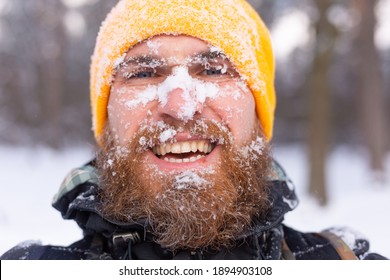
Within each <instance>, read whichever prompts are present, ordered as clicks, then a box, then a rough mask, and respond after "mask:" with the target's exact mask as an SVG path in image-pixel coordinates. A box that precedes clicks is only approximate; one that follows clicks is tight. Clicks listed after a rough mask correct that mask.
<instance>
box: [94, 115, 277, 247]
mask: <svg viewBox="0 0 390 280" xmlns="http://www.w3.org/2000/svg"><path fill="white" fill-rule="evenodd" d="M167 129H173V130H182V131H190V132H191V134H192V135H198V136H203V137H207V139H213V141H214V142H215V144H217V145H220V146H221V150H220V155H219V158H218V161H217V162H216V163H215V164H213V165H212V166H210V167H209V168H205V169H201V170H199V169H198V170H185V171H182V172H178V171H176V172H175V173H173V172H165V173H163V172H161V171H159V170H158V169H157V168H156V167H155V166H153V165H152V164H146V163H145V151H146V150H148V149H150V148H151V147H153V145H155V144H156V141H157V140H156V139H159V136H161V134H162V133H164V131H165V132H166V131H167ZM160 139H161V137H160ZM263 139H264V137H263V136H262V133H261V130H260V126H258V127H256V128H254V129H253V132H252V136H251V139H248V141H247V142H246V143H244V144H243V145H241V146H240V147H236V146H234V145H233V142H234V141H233V137H232V136H231V134H230V132H229V131H228V130H227V127H226V126H222V125H220V124H216V123H213V122H207V121H200V122H199V121H194V122H190V123H187V124H186V125H185V126H184V127H183V126H182V127H172V126H169V127H167V126H161V124H160V125H155V126H148V127H145V128H144V129H140V130H139V132H138V133H136V135H135V136H134V138H133V140H132V141H131V142H130V143H129V145H128V146H126V147H123V146H120V145H118V144H117V141H116V140H115V137H113V135H112V133H111V132H110V131H108V130H107V131H106V133H105V143H106V144H105V146H104V147H103V148H102V149H101V151H100V153H99V154H98V156H97V161H96V162H97V169H98V173H99V180H100V194H99V195H100V198H101V201H102V212H103V215H104V216H105V217H109V218H110V219H114V220H116V221H120V222H128V223H134V222H135V223H136V222H140V221H142V223H145V222H144V221H147V222H146V224H147V226H146V227H147V230H148V231H150V232H151V233H152V234H153V236H154V239H155V242H156V243H158V244H160V245H161V246H162V247H164V248H166V249H168V250H171V251H176V250H179V249H190V250H195V249H206V248H208V249H213V250H217V249H220V248H221V247H226V248H229V247H231V246H233V245H234V244H235V242H236V240H237V239H238V238H239V236H240V235H242V234H244V233H245V232H247V231H248V230H250V228H251V226H252V221H253V219H254V218H255V217H259V218H261V217H262V216H264V215H265V213H266V212H267V210H268V208H269V201H268V190H269V182H268V176H269V171H270V166H271V155H270V148H269V144H268V142H267V141H265V140H263ZM145 140H146V141H145ZM141 144H142V145H141Z"/></svg>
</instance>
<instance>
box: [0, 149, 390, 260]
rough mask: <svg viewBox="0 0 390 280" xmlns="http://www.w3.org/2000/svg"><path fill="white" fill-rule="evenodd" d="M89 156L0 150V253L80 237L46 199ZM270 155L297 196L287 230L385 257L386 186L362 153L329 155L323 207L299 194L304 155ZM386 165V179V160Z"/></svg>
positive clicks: (388, 227) (389, 208) (388, 252)
mask: <svg viewBox="0 0 390 280" xmlns="http://www.w3.org/2000/svg"><path fill="white" fill-rule="evenodd" d="M92 156H93V153H92V151H91V149H90V148H89V147H80V148H75V149H67V150H64V151H62V152H55V151H53V150H50V149H47V148H39V147H37V148H34V149H32V148H15V147H6V146H0V178H1V179H0V237H1V238H0V254H2V253H4V252H5V251H6V250H8V249H10V248H11V247H12V246H15V245H16V244H18V243H20V242H21V241H27V240H35V241H39V242H41V243H42V244H56V245H69V244H70V243H72V242H74V241H76V240H78V239H80V238H81V236H82V234H81V231H80V230H79V228H78V227H77V225H76V223H75V222H73V221H64V220H63V219H62V218H61V215H60V213H59V212H57V211H56V210H55V209H54V208H52V207H51V199H52V197H53V196H54V194H55V193H56V191H57V189H58V188H59V186H60V184H61V182H62V179H63V178H64V176H65V175H66V174H67V173H68V172H69V170H70V169H72V168H74V167H77V166H80V165H82V164H84V163H85V162H87V161H89V160H90V159H91V158H92ZM274 156H275V158H276V159H277V160H278V161H279V162H280V163H281V164H282V165H283V166H284V168H285V169H286V171H287V173H288V174H289V176H290V177H291V178H292V179H293V181H294V183H295V185H296V189H297V193H298V194H299V197H300V205H299V206H298V208H297V209H296V210H295V211H293V212H291V213H289V214H288V215H287V216H286V223H287V224H288V225H289V226H291V227H294V228H296V229H299V230H303V231H319V230H322V229H324V228H328V227H332V226H349V227H351V228H352V229H354V230H355V231H357V232H360V233H361V234H362V235H364V236H366V237H367V238H368V239H369V240H370V243H371V248H372V251H375V252H379V253H381V254H383V255H385V256H387V257H390V242H389V237H388V235H389V232H390V219H389V214H390V184H388V185H378V184H375V183H373V181H372V180H371V178H372V176H371V175H370V173H369V171H368V165H367V158H366V155H365V153H364V152H363V151H359V150H351V149H350V148H347V147H345V148H338V149H337V150H335V151H334V152H332V153H331V155H330V158H329V163H328V181H329V197H330V203H329V205H328V206H326V207H325V208H322V207H319V206H317V205H316V203H314V202H313V201H312V200H311V199H310V198H308V197H307V196H306V195H305V192H306V190H305V188H306V172H307V166H306V159H305V150H304V149H303V148H302V147H300V146H284V147H275V152H274ZM386 166H387V171H388V172H387V174H390V155H389V156H387V160H386ZM388 179H390V178H388Z"/></svg>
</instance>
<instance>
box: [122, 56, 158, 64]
mask: <svg viewBox="0 0 390 280" xmlns="http://www.w3.org/2000/svg"><path fill="white" fill-rule="evenodd" d="M152 63H161V64H162V63H164V59H163V58H160V57H157V56H152V55H140V56H133V57H129V58H127V59H125V60H124V61H123V62H121V63H120V64H119V66H122V65H128V64H133V65H134V64H146V65H147V64H152Z"/></svg>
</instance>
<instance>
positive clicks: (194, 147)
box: [191, 141, 198, 153]
mask: <svg viewBox="0 0 390 280" xmlns="http://www.w3.org/2000/svg"><path fill="white" fill-rule="evenodd" d="M197 150H198V145H197V144H196V141H192V142H191V151H192V152H193V153H195V152H196V151H197Z"/></svg>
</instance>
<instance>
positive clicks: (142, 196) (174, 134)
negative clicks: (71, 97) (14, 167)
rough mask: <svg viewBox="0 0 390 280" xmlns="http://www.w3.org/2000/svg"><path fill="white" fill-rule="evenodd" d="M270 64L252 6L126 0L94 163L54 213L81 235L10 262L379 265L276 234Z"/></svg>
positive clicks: (116, 13) (338, 244) (97, 122)
mask: <svg viewBox="0 0 390 280" xmlns="http://www.w3.org/2000/svg"><path fill="white" fill-rule="evenodd" d="M273 82H274V60H273V54H272V47H271V44H270V37H269V34H268V30H267V29H266V27H265V25H264V24H263V22H262V21H261V19H260V18H259V16H258V15H257V13H256V12H255V11H254V10H253V8H252V7H251V6H250V5H249V4H248V3H246V2H245V1H244V0H218V1H215V0H214V1H209V0H171V1H163V0H142V1H140V0H122V1H120V2H119V3H118V4H117V6H116V7H115V8H114V9H113V10H112V11H111V13H110V14H109V15H108V17H107V19H106V20H105V21H104V23H103V25H102V27H101V30H100V33H99V35H98V38H97V44H96V48H95V52H94V55H93V57H92V65H91V89H90V94H91V105H92V119H93V129H94V133H95V137H96V140H97V143H98V145H99V152H98V154H97V157H96V159H95V160H93V161H92V162H90V163H89V164H87V165H86V166H83V167H81V168H78V169H75V170H73V171H72V172H71V174H69V176H68V177H67V178H66V179H65V181H64V183H63V185H62V187H61V189H60V191H59V193H58V194H57V196H56V197H55V199H54V202H53V205H54V207H55V208H56V209H58V210H59V211H60V212H61V213H62V215H63V217H64V218H66V219H74V220H75V221H76V222H77V223H78V225H79V226H80V227H81V228H82V229H83V231H84V235H85V237H84V238H83V239H82V240H80V241H78V242H76V243H74V244H72V245H71V246H69V247H58V246H41V245H34V244H31V245H30V246H27V247H23V248H22V247H15V248H13V249H11V250H10V251H8V252H7V253H5V254H4V255H3V257H2V258H3V259H21V258H24V259H343V258H347V259H356V258H361V259H381V258H383V257H381V256H379V255H377V254H370V253H368V252H367V251H368V242H367V241H366V240H363V239H359V238H356V240H353V242H352V246H351V248H347V247H346V245H345V243H344V242H343V241H342V239H340V238H338V237H337V236H336V235H335V234H334V233H335V231H334V230H333V232H332V231H326V232H322V233H301V232H298V231H295V230H293V229H291V228H289V227H287V226H285V225H284V224H282V221H283V216H284V214H285V213H286V212H288V211H290V210H293V209H294V208H295V207H296V205H297V199H296V197H295V193H294V188H293V185H292V183H291V182H290V181H289V179H288V178H287V177H286V175H285V173H284V171H283V170H282V169H281V168H280V167H279V166H278V165H277V163H275V162H274V161H273V160H272V157H271V152H270V140H271V138H272V129H273V118H274V109H275V92H274V85H273Z"/></svg>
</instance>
